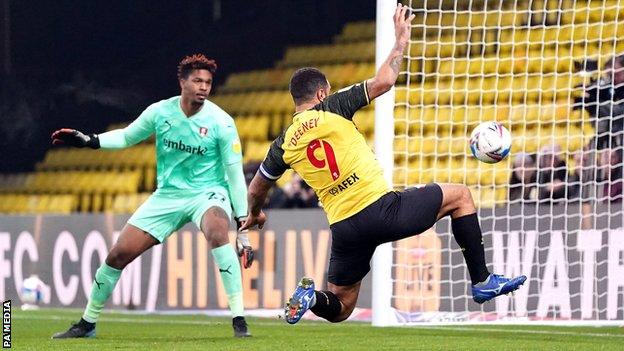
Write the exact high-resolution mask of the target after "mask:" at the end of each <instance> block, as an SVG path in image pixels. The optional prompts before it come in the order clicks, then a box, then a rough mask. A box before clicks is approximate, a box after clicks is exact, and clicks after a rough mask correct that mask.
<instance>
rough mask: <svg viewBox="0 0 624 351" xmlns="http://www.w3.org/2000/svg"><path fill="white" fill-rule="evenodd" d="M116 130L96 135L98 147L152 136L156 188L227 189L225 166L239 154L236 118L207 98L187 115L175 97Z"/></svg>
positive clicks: (132, 141) (137, 141) (151, 106)
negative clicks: (193, 111)
mask: <svg viewBox="0 0 624 351" xmlns="http://www.w3.org/2000/svg"><path fill="white" fill-rule="evenodd" d="M120 132H121V133H122V134H117V135H111V134H109V133H110V132H109V133H104V134H102V135H100V144H101V146H102V147H103V148H117V147H127V146H129V145H134V144H136V143H139V142H140V141H142V140H145V139H147V138H148V137H149V136H151V135H152V134H155V136H156V162H157V171H156V172H157V178H158V190H157V191H168V190H186V191H193V190H198V191H199V190H202V189H206V188H207V187H212V186H223V187H224V188H226V189H227V177H226V169H225V166H227V165H230V164H233V163H236V162H241V158H242V154H241V144H240V141H239V138H238V133H237V131H236V126H235V125H234V120H233V119H232V117H230V115H228V114H227V113H226V112H225V111H223V110H222V109H221V108H219V107H218V106H217V105H215V104H213V103H212V102H210V101H208V100H206V101H205V102H204V105H203V107H202V108H201V109H200V110H199V111H198V112H197V113H196V114H195V115H193V116H190V117H187V116H186V115H185V114H184V112H183V111H182V108H181V107H180V97H179V96H175V97H172V98H170V99H167V100H162V101H159V102H157V103H154V104H152V105H150V106H149V107H148V108H147V109H145V111H143V113H141V115H140V116H139V117H138V118H137V119H136V120H135V121H134V122H132V123H131V124H130V125H129V126H128V127H126V128H124V129H122V130H120ZM122 137H123V140H121V139H122Z"/></svg>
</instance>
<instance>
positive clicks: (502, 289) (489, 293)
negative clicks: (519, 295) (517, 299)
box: [472, 274, 527, 303]
mask: <svg viewBox="0 0 624 351" xmlns="http://www.w3.org/2000/svg"><path fill="white" fill-rule="evenodd" d="M526 279H527V277H526V276H524V275H521V276H519V277H516V278H512V279H509V278H505V277H503V276H502V275H498V274H490V276H489V277H488V278H487V279H486V280H485V281H484V282H481V283H478V284H475V285H473V286H472V299H473V300H474V301H475V302H476V303H484V302H486V301H489V300H491V299H493V298H495V297H496V296H499V295H505V294H508V293H510V292H512V291H515V290H517V289H518V288H519V287H520V285H522V284H524V281H525V280H526Z"/></svg>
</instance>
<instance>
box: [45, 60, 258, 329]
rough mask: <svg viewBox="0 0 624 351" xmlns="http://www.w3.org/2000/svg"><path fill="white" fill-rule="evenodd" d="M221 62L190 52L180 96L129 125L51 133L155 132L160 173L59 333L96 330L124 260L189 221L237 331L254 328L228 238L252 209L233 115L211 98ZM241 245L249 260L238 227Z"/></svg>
mask: <svg viewBox="0 0 624 351" xmlns="http://www.w3.org/2000/svg"><path fill="white" fill-rule="evenodd" d="M216 68H217V65H216V63H215V61H214V60H210V59H208V58H206V57H205V56H204V55H201V54H198V55H193V56H187V57H185V58H184V59H183V60H182V61H181V62H180V64H179V66H178V80H179V83H180V89H181V94H180V96H175V97H172V98H170V99H167V100H162V101H160V102H157V103H155V104H152V105H151V106H149V107H148V108H147V109H145V111H143V113H141V115H140V116H139V117H138V118H137V119H136V120H135V121H134V122H132V123H131V124H130V125H129V126H128V127H126V128H124V129H117V130H113V131H109V132H106V133H103V134H99V135H96V134H89V135H85V134H83V133H81V132H79V131H77V130H73V129H61V130H57V131H56V132H54V134H52V143H53V144H54V145H71V146H75V147H90V148H93V149H98V148H100V147H101V148H106V149H119V148H125V147H129V146H132V145H135V144H137V143H139V142H141V141H142V140H145V139H147V138H148V137H150V136H151V135H152V134H155V135H156V158H157V178H158V188H157V189H156V191H155V192H154V193H153V194H152V195H151V196H150V197H149V198H148V199H147V201H145V203H143V204H142V205H141V207H139V209H138V210H137V211H136V212H135V213H134V214H133V215H132V217H130V219H129V220H128V223H127V224H126V225H125V226H124V228H123V229H122V231H121V235H120V236H119V239H118V240H117V242H116V243H115V244H114V245H113V247H112V248H111V250H110V252H109V253H108V256H107V257H106V260H105V262H104V263H102V265H101V266H100V267H99V269H98V270H97V271H96V273H95V278H94V280H93V285H92V287H91V294H90V296H89V302H88V304H87V307H86V309H85V311H84V314H83V316H82V319H81V320H80V321H79V322H77V323H76V324H74V325H72V326H71V328H69V330H67V331H65V332H62V333H57V334H55V335H54V336H53V338H79V337H92V336H95V324H96V322H97V320H98V317H99V316H100V313H101V312H102V309H103V308H104V305H105V304H106V301H107V300H108V298H109V297H110V295H111V293H112V291H113V289H114V288H115V285H116V284H117V281H118V280H119V277H120V275H121V271H122V270H123V269H124V267H126V266H127V265H128V264H129V263H130V262H132V261H133V260H134V259H135V258H136V257H138V256H139V255H141V254H142V253H143V252H145V251H146V250H148V249H149V248H151V247H152V246H154V245H157V244H160V243H162V242H164V241H165V240H166V239H167V237H168V236H169V235H171V233H172V232H174V231H176V230H178V229H179V228H180V227H182V226H183V225H184V224H186V223H188V222H191V221H192V222H193V223H195V224H196V225H197V227H198V228H200V229H201V231H202V232H203V233H204V236H205V237H206V240H207V241H208V243H209V244H210V247H211V248H212V255H213V257H214V260H215V263H216V265H217V266H218V268H219V271H220V272H221V279H222V280H223V285H224V287H225V290H226V294H227V298H228V304H229V306H230V310H231V312H232V316H233V320H232V326H233V328H234V336H236V337H245V336H250V334H249V331H248V328H247V323H246V321H245V318H244V313H243V291H242V281H241V269H240V264H239V260H238V257H237V255H236V252H235V250H234V248H233V247H232V245H230V243H229V239H228V231H229V226H230V221H231V216H232V211H233V212H234V216H235V220H236V222H237V224H238V226H239V227H240V224H242V222H243V221H244V219H245V217H246V215H247V189H246V184H245V177H244V175H243V168H242V154H241V144H240V141H239V138H238V133H237V131H236V127H235V125H234V120H233V119H232V117H230V116H229V115H228V114H227V113H226V112H224V111H223V110H221V109H220V108H219V107H218V106H217V105H215V104H213V103H212V102H210V101H208V100H207V99H208V95H209V94H210V90H211V87H212V79H213V75H214V73H215V71H216ZM237 248H238V251H239V255H241V256H242V261H243V266H244V267H245V268H248V267H249V266H250V265H251V263H252V261H253V251H252V249H251V246H250V245H249V241H248V239H247V235H246V234H245V233H239V234H238V238H237Z"/></svg>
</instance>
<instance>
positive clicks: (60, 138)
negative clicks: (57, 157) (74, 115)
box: [52, 128, 100, 149]
mask: <svg viewBox="0 0 624 351" xmlns="http://www.w3.org/2000/svg"><path fill="white" fill-rule="evenodd" d="M52 144H53V145H70V146H75V147H90V148H92V149H99V148H100V139H99V138H98V136H97V134H89V135H87V134H84V133H82V132H79V131H77V130H75V129H68V128H63V129H59V130H57V131H56V132H54V133H52Z"/></svg>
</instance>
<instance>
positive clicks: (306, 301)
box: [284, 277, 314, 324]
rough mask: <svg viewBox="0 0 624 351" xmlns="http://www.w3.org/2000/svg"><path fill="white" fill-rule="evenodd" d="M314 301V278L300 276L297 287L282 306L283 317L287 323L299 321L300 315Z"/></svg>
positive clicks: (301, 315)
mask: <svg viewBox="0 0 624 351" xmlns="http://www.w3.org/2000/svg"><path fill="white" fill-rule="evenodd" d="M312 301H314V280H312V278H306V277H304V278H301V280H300V281H299V284H297V289H295V292H294V293H293V294H292V297H291V298H290V300H288V302H286V306H284V319H286V322H288V323H289V324H295V323H297V322H299V320H300V319H301V317H303V315H304V314H305V313H306V311H307V310H309V309H310V307H311V306H310V305H311V304H312Z"/></svg>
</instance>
